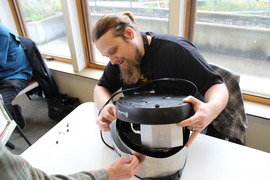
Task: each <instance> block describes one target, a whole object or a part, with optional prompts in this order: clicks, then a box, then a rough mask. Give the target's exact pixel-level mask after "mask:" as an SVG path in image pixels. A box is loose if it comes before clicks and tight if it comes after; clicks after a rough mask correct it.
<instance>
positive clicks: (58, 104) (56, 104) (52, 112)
mask: <svg viewBox="0 0 270 180" xmlns="http://www.w3.org/2000/svg"><path fill="white" fill-rule="evenodd" d="M47 104H48V110H49V112H48V113H49V118H51V119H52V120H54V121H58V122H59V121H61V120H62V119H63V118H64V117H66V116H67V115H68V114H69V113H70V112H71V111H72V110H74V109H75V108H76V107H77V106H79V105H80V104H81V103H80V100H79V99H78V98H72V97H69V96H68V95H67V94H58V95H56V96H54V97H53V98H49V99H47Z"/></svg>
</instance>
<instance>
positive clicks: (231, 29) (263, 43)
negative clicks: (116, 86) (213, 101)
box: [0, 0, 270, 104]
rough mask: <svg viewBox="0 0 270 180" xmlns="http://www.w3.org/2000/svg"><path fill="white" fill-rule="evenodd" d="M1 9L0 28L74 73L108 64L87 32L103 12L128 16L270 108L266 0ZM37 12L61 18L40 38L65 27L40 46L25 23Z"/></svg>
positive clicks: (269, 7) (27, 3) (87, 0)
mask: <svg viewBox="0 0 270 180" xmlns="http://www.w3.org/2000/svg"><path fill="white" fill-rule="evenodd" d="M45 2H46V3H45ZM35 3H36V4H35ZM44 3H45V4H44ZM34 4H35V5H34ZM32 5H34V8H32V9H31V6H32ZM0 6H1V7H8V8H3V9H2V10H1V11H0V19H1V22H2V23H3V24H5V25H7V26H8V27H10V29H12V30H13V31H14V29H15V30H17V31H18V34H19V35H27V36H29V37H31V38H32V39H34V41H35V42H36V43H37V44H38V46H39V49H40V50H41V53H42V54H43V56H53V58H54V59H56V60H62V61H65V62H71V63H72V67H73V70H74V71H80V70H81V69H83V68H85V67H86V65H87V64H86V63H88V66H89V67H94V68H104V66H105V65H106V63H107V62H108V59H106V58H104V57H102V56H101V55H100V54H99V52H98V51H97V50H96V49H95V46H94V45H93V44H92V42H91V37H90V34H91V28H92V27H93V26H94V25H95V23H96V21H97V19H98V18H99V17H100V16H102V15H104V14H106V13H108V12H122V11H131V12H133V14H134V15H135V18H136V20H137V24H138V26H139V28H140V30H141V31H153V32H156V33H169V34H175V35H180V36H185V37H187V38H190V39H191V40H192V41H193V43H194V44H195V45H196V47H197V48H198V49H199V51H200V52H201V53H202V55H203V56H204V57H205V58H206V60H207V61H209V62H212V63H216V64H219V65H222V66H224V67H227V68H229V69H231V70H233V71H235V72H238V73H239V74H240V75H241V84H240V85H241V88H242V90H243V92H244V93H245V94H250V95H252V96H251V97H255V100H256V99H258V98H257V97H260V98H261V99H262V100H268V101H267V102H268V104H269V99H270V46H269V42H270V30H269V29H270V17H269V16H270V1H269V0H241V1H240V0H181V1H180V0H175V1H166V0H156V1H154V0H118V1H115V0H76V1H66V0H8V1H0ZM38 7H42V8H43V9H46V10H47V11H50V12H52V15H53V16H64V19H62V20H60V21H59V23H57V25H56V27H55V28H53V27H52V26H51V25H48V26H44V27H42V28H41V35H40V37H41V38H40V39H42V38H44V37H45V34H46V35H47V34H48V35H51V36H53V35H54V34H57V32H58V31H59V30H60V27H61V26H62V27H63V26H64V30H62V31H61V33H58V35H54V36H55V38H53V39H50V40H48V39H46V42H43V43H40V39H39V38H38V35H34V33H33V31H32V30H30V26H32V25H30V24H36V23H38V22H39V21H41V20H40V19H39V20H38V18H37V17H35V16H36V14H37V12H36V11H37V10H38ZM8 9H10V10H8ZM31 18H32V19H31ZM36 18H37V19H36ZM41 19H42V18H41ZM43 19H47V18H45V16H44V18H43ZM11 20H12V21H14V22H11ZM193 20H194V21H195V22H194V21H193ZM145 22H146V23H145ZM193 22H194V24H193ZM193 25H194V28H193ZM24 27H26V28H24ZM45 29H49V30H50V31H49V32H45ZM42 33H43V34H42ZM51 45H53V46H51ZM51 47H54V48H51ZM58 48H59V50H58ZM260 98H259V99H260Z"/></svg>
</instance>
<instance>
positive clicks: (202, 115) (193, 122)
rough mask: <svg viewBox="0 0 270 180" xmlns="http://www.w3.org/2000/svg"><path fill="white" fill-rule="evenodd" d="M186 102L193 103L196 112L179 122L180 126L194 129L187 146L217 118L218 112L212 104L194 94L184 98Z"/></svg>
mask: <svg viewBox="0 0 270 180" xmlns="http://www.w3.org/2000/svg"><path fill="white" fill-rule="evenodd" d="M183 102H185V103H191V104H192V105H193V109H194V111H195V114H194V115H193V116H191V117H190V118H188V119H186V120H184V121H182V122H180V123H178V125H179V126H181V127H185V126H187V127H188V129H190V130H192V134H191V136H190V138H189V140H188V142H187V144H186V146H187V147H189V146H190V144H191V143H192V142H193V140H194V139H195V138H196V136H197V135H198V134H199V133H200V132H201V131H202V130H204V129H205V128H206V127H207V126H208V125H209V124H210V123H211V122H212V121H213V120H214V118H216V114H213V112H212V109H213V108H211V106H210V105H209V104H208V103H204V102H202V101H200V100H198V99H196V98H194V97H192V96H189V97H187V98H185V99H183Z"/></svg>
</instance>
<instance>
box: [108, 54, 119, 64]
mask: <svg viewBox="0 0 270 180" xmlns="http://www.w3.org/2000/svg"><path fill="white" fill-rule="evenodd" d="M109 58H110V61H111V63H112V64H117V62H118V58H117V57H116V56H110V57H109Z"/></svg>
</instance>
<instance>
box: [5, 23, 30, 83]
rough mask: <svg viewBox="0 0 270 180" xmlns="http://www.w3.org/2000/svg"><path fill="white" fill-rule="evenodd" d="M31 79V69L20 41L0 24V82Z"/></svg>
mask: <svg viewBox="0 0 270 180" xmlns="http://www.w3.org/2000/svg"><path fill="white" fill-rule="evenodd" d="M31 78H32V68H31V66H30V63H29V60H28V59H27V57H26V55H25V53H24V50H23V48H22V46H21V44H20V40H19V39H18V37H17V36H16V35H14V34H13V33H11V32H10V31H9V30H8V29H7V28H6V27H5V26H3V25H2V24H0V81H5V80H10V79H24V80H29V79H31Z"/></svg>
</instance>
